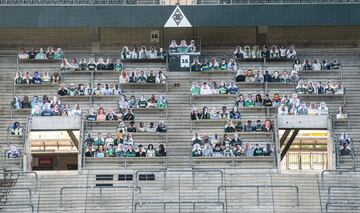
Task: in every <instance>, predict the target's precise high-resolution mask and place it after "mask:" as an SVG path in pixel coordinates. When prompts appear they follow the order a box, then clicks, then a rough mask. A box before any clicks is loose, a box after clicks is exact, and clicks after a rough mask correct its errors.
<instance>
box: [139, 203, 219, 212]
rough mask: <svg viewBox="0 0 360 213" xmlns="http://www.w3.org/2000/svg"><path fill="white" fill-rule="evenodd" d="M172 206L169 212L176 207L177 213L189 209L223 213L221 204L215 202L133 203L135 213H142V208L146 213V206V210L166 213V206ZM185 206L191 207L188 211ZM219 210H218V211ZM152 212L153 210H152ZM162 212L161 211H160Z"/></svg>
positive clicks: (173, 210)
mask: <svg viewBox="0 0 360 213" xmlns="http://www.w3.org/2000/svg"><path fill="white" fill-rule="evenodd" d="M170 205H172V207H171V212H175V208H174V205H176V206H177V208H178V209H177V210H178V212H179V213H180V212H183V210H184V209H186V210H184V211H189V210H190V209H191V212H198V211H197V207H200V208H201V207H207V208H209V207H210V208H211V209H212V210H214V211H216V212H223V213H224V212H225V205H224V203H223V202H216V201H146V202H137V203H135V213H137V212H142V211H141V208H144V209H145V211H144V212H148V210H147V208H146V207H144V206H147V207H148V208H151V207H152V209H153V208H154V207H155V208H156V207H157V208H156V210H157V212H164V213H165V212H167V208H168V206H170ZM186 205H191V207H190V209H188V208H186V207H185V206H186ZM218 208H220V209H218ZM153 210H154V209H153ZM160 210H162V211H160Z"/></svg>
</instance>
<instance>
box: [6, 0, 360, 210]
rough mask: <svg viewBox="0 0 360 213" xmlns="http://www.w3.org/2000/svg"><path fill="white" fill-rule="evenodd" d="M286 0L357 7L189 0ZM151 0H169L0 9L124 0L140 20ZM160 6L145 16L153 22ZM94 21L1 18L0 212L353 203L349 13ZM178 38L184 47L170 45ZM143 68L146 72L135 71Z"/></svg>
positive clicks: (354, 101)
mask: <svg viewBox="0 0 360 213" xmlns="http://www.w3.org/2000/svg"><path fill="white" fill-rule="evenodd" d="M285 3H286V5H285V6H289V5H295V6H298V7H304V8H306V7H308V6H311V5H313V4H314V7H319V8H320V7H326V8H327V6H329V5H330V6H331V5H338V7H339V8H345V9H348V10H347V11H348V12H349V13H350V15H352V16H354V17H355V15H354V12H353V10H352V9H350V8H348V7H347V6H346V5H349V7H350V6H353V7H354V8H355V9H356V8H357V6H355V5H358V2H357V1H353V0H351V1H346V2H344V1H341V2H337V1H335V2H334V1H332V2H328V1H321V2H320V0H317V1H308V2H304V1H301V2H297V1H286V2H285V1H274V2H273V1H257V0H252V1H235V0H232V1H215V0H198V1H195V2H194V1H192V4H200V5H202V6H199V7H207V9H210V7H214V8H211V9H210V11H213V9H216V10H219V11H220V13H219V14H216V15H215V14H211V16H212V15H214V16H221V14H223V15H224V16H225V15H227V14H225V13H224V12H223V10H222V8H226V9H228V12H229V14H231V13H232V12H233V10H232V9H230V8H231V7H236V6H237V5H245V4H246V5H251V7H255V5H257V4H261V6H263V7H264V8H270V7H272V6H275V5H277V4H280V5H281V6H280V5H277V6H279V7H282V6H284V4H285ZM330 3H331V4H330ZM163 4H172V3H171V2H170V1H149V0H141V1H115V0H104V1H102V0H101V1H100V0H96V1H91V2H90V1H86V0H85V1H52V0H49V1H43V0H41V1H27V0H25V1H13V0H6V1H0V10H2V9H1V8H2V7H4V8H5V7H6V8H8V9H9V11H13V10H12V9H10V8H11V7H14V6H15V7H18V6H19V8H22V7H28V6H26V5H32V6H36V7H42V6H40V5H47V6H48V7H50V8H55V9H56V10H59V11H60V10H61V9H62V8H63V7H62V6H64V5H66V6H70V5H71V6H74V7H67V8H68V10H69V16H70V17H72V15H73V14H72V12H73V11H72V9H79V8H78V6H79V5H86V7H88V8H92V7H93V6H94V5H95V6H96V7H97V8H98V10H99V11H100V10H102V9H101V8H103V6H104V5H106V6H107V7H108V10H109V11H112V9H111V8H113V6H115V5H116V6H119V5H120V7H125V6H126V5H132V6H131V7H128V9H129V11H128V12H129V13H132V12H134V11H133V9H134V8H135V10H136V9H139V8H141V7H137V6H141V5H153V6H152V7H146V8H148V9H149V11H148V12H149V14H148V13H145V15H144V16H143V15H139V16H140V17H141V18H143V19H144V18H145V17H147V18H148V19H149V20H150V16H153V14H151V15H150V13H151V12H152V10H154V11H155V8H157V6H156V5H163ZM182 4H183V2H182V1H179V2H178V5H181V8H183V6H182ZM186 4H189V3H186ZM219 4H221V5H219ZM227 4H229V5H231V6H229V5H227ZM266 4H268V5H266ZM320 4H321V5H320ZM4 5H7V6H4ZM207 5H211V6H209V7H208V6H207ZM215 5H216V6H215ZM341 5H342V6H344V7H341ZM120 7H119V8H120ZM199 7H198V6H189V7H187V8H184V11H185V12H186V14H188V13H189V11H192V10H193V8H199ZM244 7H245V6H244ZM246 7H247V6H246ZM116 8H117V7H116ZM164 8H166V7H164ZM174 8H175V10H174V14H172V15H171V17H172V18H173V19H170V20H172V21H174V22H175V24H176V22H179V23H180V22H181V21H182V20H183V19H185V18H186V17H185V16H184V13H183V11H181V10H180V9H179V8H180V7H174ZM236 8H237V7H236ZM331 8H333V7H331ZM220 9H221V10H220ZM167 10H169V11H170V10H172V9H171V8H170V7H168V8H167V9H161V10H156V11H158V13H157V14H159V17H160V18H164V17H163V15H162V14H163V13H168V11H167ZM2 11H3V10H2ZM61 11H62V10H61ZM122 11H123V10H122V9H121V12H122ZM141 11H142V10H141ZM170 13H171V11H170ZM199 13H201V14H203V11H201V10H199ZM46 14H47V13H46ZM93 14H96V13H95V12H94V13H93ZM137 14H138V13H137ZM267 14H268V13H265V14H264V16H262V14H257V15H258V16H260V17H262V18H263V17H267ZM103 15H104V16H107V15H108V14H103ZM203 15H204V14H203ZM293 15H294V16H295V15H298V13H297V12H295V13H294V14H293ZM7 16H8V17H10V15H9V14H8V15H7ZM94 16H95V15H94ZM340 16H341V15H339V17H340ZM107 17H108V18H109V17H111V18H109V20H108V21H109V24H108V25H105V26H106V27H95V26H97V25H99V23H102V22H101V20H100V17H97V18H99V20H97V21H99V22H97V21H95V24H94V25H91V26H94V27H91V28H88V27H84V28H69V27H63V28H40V27H34V29H30V28H23V27H19V26H18V27H16V28H15V27H14V28H12V27H9V28H2V25H4V24H3V21H2V20H0V48H1V50H0V65H1V66H0V73H1V74H0V85H1V86H0V94H1V97H2V101H1V102H0V118H1V119H0V123H1V126H0V168H1V169H0V212H39V213H42V212H44V213H45V212H46V213H47V212H74V213H77V212H79V213H80V212H131V213H133V212H135V213H136V212H144V213H145V212H146V213H148V212H206V213H212V212H214V213H218V212H229V213H230V212H234V213H237V212H254V213H263V212H276V213H277V212H299V213H300V212H311V213H312V212H314V213H318V212H324V213H325V212H326V213H327V212H331V213H338V212H344V213H350V212H351V213H353V212H360V202H359V198H360V197H359V184H358V182H359V178H360V173H359V164H358V161H359V154H360V153H359V143H360V142H359V137H360V134H359V132H358V130H357V129H358V128H359V126H360V123H359V115H360V114H359V113H360V111H359V108H358V105H359V104H360V103H359V95H358V93H359V85H358V76H359V54H358V53H359V44H360V39H359V37H358V34H359V29H360V28H359V26H358V25H356V24H358V20H356V21H354V23H353V24H354V25H355V26H350V25H345V26H340V25H343V24H342V22H340V21H339V26H325V24H323V22H322V19H321V20H320V19H319V18H318V19H316V20H317V21H318V22H319V23H318V22H317V21H314V20H313V22H311V23H312V24H309V23H307V24H304V25H305V26H303V25H300V26H301V27H297V26H298V25H297V24H293V25H294V26H293V25H289V26H288V27H281V26H278V25H279V24H274V25H275V26H269V27H267V26H262V27H239V26H231V24H225V23H222V24H221V27H216V26H217V25H218V24H219V23H215V22H214V23H212V24H214V27H211V28H210V27H208V26H207V25H204V26H205V27H204V26H203V25H202V24H203V20H201V19H198V23H195V22H192V23H193V24H194V26H197V24H199V27H188V28H185V27H184V28H162V27H160V30H158V29H151V28H142V27H141V28H140V27H139V26H141V25H139V26H138V22H137V21H136V20H134V21H128V19H127V18H124V20H125V21H124V23H122V25H121V26H123V27H121V28H120V27H119V28H116V27H114V23H118V22H116V18H115V17H116V16H107ZM130 17H133V16H132V15H130ZM189 17H190V16H188V18H189ZM251 17H253V16H251ZM314 17H318V16H317V15H316V16H314ZM339 17H338V18H339ZM64 18H65V19H66V18H67V17H64ZM87 18H89V17H87ZM166 18H168V17H166ZM192 18H193V17H192ZM208 18H209V20H213V19H212V17H210V16H209V17H208ZM179 19H180V20H179ZM189 19H190V18H189ZM289 19H290V20H292V18H289ZM339 19H340V18H339ZM30 20H33V19H32V18H31V19H30ZM66 20H67V19H66ZM91 20H92V19H91ZM149 20H146V21H144V23H142V24H143V25H146V24H149ZM190 20H191V19H190ZM261 20H263V19H261ZM324 20H325V18H324ZM326 20H327V19H326ZM334 20H336V19H334ZM83 21H84V23H85V22H86V21H85V20H83ZM113 21H114V22H113ZM152 21H154V23H155V22H157V21H158V20H157V18H155V19H154V20H152ZM192 21H194V20H192ZM222 21H223V20H222V19H219V22H222ZM258 21H259V20H255V19H254V22H256V23H258ZM292 21H293V20H292ZM74 22H75V23H76V24H78V22H77V21H75V18H74ZM150 22H151V21H150ZM11 23H12V22H11ZM21 23H22V22H21ZM29 23H31V22H29ZM36 23H37V24H36V25H39V26H47V24H46V23H47V22H45V21H41V19H40V20H37V21H36ZM84 23H82V24H79V26H83V25H84ZM86 23H87V22H86ZM154 23H151V24H149V26H151V27H152V26H153V25H155V26H157V25H156V24H154ZM230 23H233V22H230ZM251 23H252V22H251ZM264 23H267V22H264ZM276 23H277V22H276ZM334 23H338V22H332V25H333V24H334ZM55 24H56V23H55ZM207 24H209V23H207ZM313 24H317V25H319V26H307V25H313ZM13 25H15V26H16V24H14V23H13ZM31 25H32V24H29V26H31ZM133 25H134V26H135V25H136V26H137V27H133ZM209 25H210V24H209ZM240 25H241V24H240ZM251 25H252V24H249V25H247V26H251ZM280 25H281V24H280ZM323 25H324V26H323ZM5 26H6V25H5ZM70 26H72V27H73V25H70ZM74 26H75V25H74ZM159 26H161V25H159ZM227 26H231V27H227ZM125 27H126V28H125ZM155 31H156V32H155ZM149 34H150V37H151V38H150V42H149ZM159 37H160V39H159ZM157 39H159V40H157ZM184 39H186V41H187V43H188V44H196V48H194V46H191V47H190V48H187V47H184V46H181V45H180V46H178V47H174V46H173V42H176V43H177V44H184V41H185V40H184ZM190 41H191V42H190ZM264 44H267V45H268V46H267V47H266V46H264ZM275 45H276V46H277V47H275ZM125 46H126V47H125ZM237 46H239V47H241V49H240V48H238V47H237ZM281 46H284V47H285V48H289V47H291V48H290V49H291V51H289V52H288V51H283V52H281V50H280V48H281ZM41 47H42V48H44V50H45V51H44V53H41V54H39V55H38V54H34V53H33V52H32V48H35V50H36V51H37V50H40V48H41ZM58 47H60V48H61V49H58ZM143 47H144V48H145V49H147V50H149V49H152V52H150V53H146V52H145V51H144V48H143ZM162 47H164V48H165V52H161V51H160V49H162ZM248 47H249V48H248ZM22 48H24V49H22ZM48 49H49V50H51V49H54V53H53V54H52V53H50V57H49V54H46V53H47V52H48V51H47V50H48ZM132 49H136V50H137V51H139V52H137V55H141V56H140V58H134V55H135V54H134V52H132ZM189 49H190V50H189ZM276 49H279V50H280V51H279V52H276ZM281 49H282V48H281ZM19 50H20V52H19ZM29 50H30V52H31V53H30V54H25V53H24V52H25V51H29ZM295 50H296V53H295ZM50 52H51V51H50ZM160 52H161V53H160ZM277 55H279V57H278V56H277ZM33 57H34V58H36V59H33ZM74 59H75V60H74ZM82 59H85V60H86V61H87V62H90V64H89V65H88V64H86V65H85V64H81V63H82V62H83V60H82ZM107 59H109V60H107ZM297 59H298V60H297ZM197 60H198V62H197ZM75 61H77V62H78V63H79V64H76V63H75ZM193 61H195V63H194V64H192V62H193ZM205 61H209V64H205ZM314 61H315V62H314ZM95 62H100V63H99V64H95ZM108 62H113V63H114V64H111V63H108ZM226 62H230V64H226ZM313 62H314V64H313ZM93 63H94V64H93ZM178 64H180V65H181V66H180V67H179V65H178ZM184 64H185V65H184ZM182 65H184V67H182ZM174 67H175V69H174ZM176 68H178V69H179V70H176ZM142 72H143V73H145V75H147V74H149V73H150V72H152V73H154V78H153V79H152V80H145V77H143V76H142V75H141V76H140V77H138V78H136V79H135V78H133V76H132V74H134V73H137V74H140V73H142ZM45 73H46V76H45V77H44V75H45ZM55 73H56V74H55ZM159 73H162V74H160V75H159ZM21 75H22V77H20V76H21ZM27 76H31V77H32V78H33V79H32V80H30V77H29V78H28V77H27ZM124 76H127V77H126V78H125V77H124ZM24 79H25V80H24ZM39 79H42V80H43V81H42V82H41V83H40V80H39ZM44 79H45V81H44ZM136 80H138V81H140V82H136V83H135V82H133V81H136ZM30 82H31V83H30ZM204 82H206V84H204ZM213 82H215V83H216V84H217V86H218V88H215V86H214V83H213ZM310 82H312V83H313V85H314V87H311V83H310ZM319 82H321V84H322V86H323V87H321V86H320V83H319ZM328 82H329V83H328ZM330 84H332V85H333V86H331V85H330ZM89 85H91V89H90V86H89ZM196 85H197V86H196ZM206 85H208V86H206ZM340 85H341V86H340ZM124 96H126V98H127V99H128V100H127V101H125V100H124ZM260 96H261V97H260ZM24 97H26V98H24ZM35 97H38V99H39V101H34V100H35ZM44 97H46V98H44ZM152 97H154V98H152ZM251 98H253V101H251V100H250V99H251ZM26 99H29V100H26ZM260 99H262V100H261V101H260ZM24 100H25V101H24ZM146 101H147V102H146ZM136 102H137V103H136ZM304 102H305V103H306V104H304ZM44 103H45V104H44ZM292 103H294V104H293V105H292ZM131 105H132V107H128V106H131ZM145 105H147V106H146V107H145ZM294 105H296V108H298V109H295V108H294ZM322 106H323V107H322ZM42 107H43V109H42ZM224 107H226V108H224ZM282 107H284V108H282ZM70 108H71V110H70ZM282 109H288V110H284V111H282ZM57 110H58V111H57ZM236 110H238V111H236ZM225 112H227V113H228V115H227V113H225ZM130 113H133V114H131V115H130ZM50 115H52V116H50ZM240 122H241V125H240ZM150 123H152V124H154V125H153V126H152V124H151V126H150ZM140 145H141V146H140ZM151 145H152V146H153V149H152V148H150V147H151ZM100 147H101V148H100ZM132 149H134V151H131V150H132ZM219 149H220V151H219ZM309 153H310V154H309Z"/></svg>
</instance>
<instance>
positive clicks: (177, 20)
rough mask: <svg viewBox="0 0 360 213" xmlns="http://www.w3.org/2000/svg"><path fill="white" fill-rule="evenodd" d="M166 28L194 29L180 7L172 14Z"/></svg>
mask: <svg viewBox="0 0 360 213" xmlns="http://www.w3.org/2000/svg"><path fill="white" fill-rule="evenodd" d="M164 27H192V25H191V24H190V22H189V20H188V19H187V18H186V16H185V14H184V13H183V12H182V11H181V9H180V7H179V6H176V8H175V10H174V11H173V12H172V13H171V15H170V17H169V19H168V20H167V22H166V24H165V25H164Z"/></svg>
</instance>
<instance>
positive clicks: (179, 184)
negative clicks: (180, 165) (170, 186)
mask: <svg viewBox="0 0 360 213" xmlns="http://www.w3.org/2000/svg"><path fill="white" fill-rule="evenodd" d="M178 179H179V213H181V182H180V180H181V179H180V174H179V175H178Z"/></svg>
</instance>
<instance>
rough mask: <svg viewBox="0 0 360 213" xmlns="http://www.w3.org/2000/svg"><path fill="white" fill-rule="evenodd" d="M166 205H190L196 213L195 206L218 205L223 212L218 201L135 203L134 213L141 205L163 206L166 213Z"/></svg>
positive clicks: (223, 210)
mask: <svg viewBox="0 0 360 213" xmlns="http://www.w3.org/2000/svg"><path fill="white" fill-rule="evenodd" d="M167 204H178V205H179V206H180V205H181V204H192V208H193V212H196V211H195V210H196V204H208V205H209V204H210V205H211V204H215V205H220V206H221V208H222V212H225V204H224V202H219V201H146V202H136V203H135V213H136V211H137V208H138V207H139V206H141V205H163V208H164V212H166V205H167Z"/></svg>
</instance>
